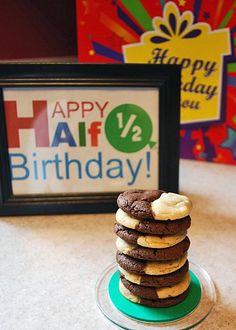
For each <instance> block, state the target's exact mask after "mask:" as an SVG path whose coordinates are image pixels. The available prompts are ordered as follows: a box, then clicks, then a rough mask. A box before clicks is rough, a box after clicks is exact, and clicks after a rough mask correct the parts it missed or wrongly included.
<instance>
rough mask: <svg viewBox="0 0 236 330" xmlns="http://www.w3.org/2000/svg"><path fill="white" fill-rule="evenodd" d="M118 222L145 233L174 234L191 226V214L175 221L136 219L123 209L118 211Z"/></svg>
mask: <svg viewBox="0 0 236 330" xmlns="http://www.w3.org/2000/svg"><path fill="white" fill-rule="evenodd" d="M116 222H117V223H119V224H120V225H122V226H124V227H127V228H129V229H134V230H136V231H140V232H141V233H145V234H152V235H156V234H157V235H174V234H177V233H179V232H183V231H186V230H187V229H188V228H189V227H190V226H191V218H190V216H186V217H184V218H182V219H178V220H175V221H172V220H166V221H162V220H153V219H142V220H140V219H135V218H133V217H131V216H130V215H129V214H128V213H126V212H124V211H123V210H121V209H118V210H117V212H116Z"/></svg>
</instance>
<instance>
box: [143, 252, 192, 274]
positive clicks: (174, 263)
mask: <svg viewBox="0 0 236 330" xmlns="http://www.w3.org/2000/svg"><path fill="white" fill-rule="evenodd" d="M186 260H187V253H186V254H184V255H183V256H182V257H181V258H179V259H177V260H171V261H159V262H158V261H148V262H147V264H146V266H145V268H144V272H145V274H147V275H162V274H168V273H173V272H175V271H176V270H177V269H179V268H181V267H182V266H183V265H184V264H185V262H186Z"/></svg>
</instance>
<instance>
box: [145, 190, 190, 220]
mask: <svg viewBox="0 0 236 330" xmlns="http://www.w3.org/2000/svg"><path fill="white" fill-rule="evenodd" d="M191 209H192V203H191V201H190V200H189V198H188V197H187V196H184V195H179V194H175V193H163V194H162V195H161V196H160V198H158V199H156V200H154V201H153V202H152V203H151V210H152V214H153V218H154V219H155V220H176V219H180V218H184V217H186V216H187V215H189V213H190V211H191Z"/></svg>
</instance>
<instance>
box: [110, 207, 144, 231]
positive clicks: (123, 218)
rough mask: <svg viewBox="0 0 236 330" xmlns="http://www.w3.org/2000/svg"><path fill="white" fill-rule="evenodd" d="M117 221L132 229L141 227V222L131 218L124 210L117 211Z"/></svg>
mask: <svg viewBox="0 0 236 330" xmlns="http://www.w3.org/2000/svg"><path fill="white" fill-rule="evenodd" d="M116 221H117V222H118V223H119V224H121V225H123V226H125V227H128V228H130V229H135V228H136V227H137V226H138V225H139V220H137V219H134V218H131V217H130V216H129V215H128V214H127V213H125V212H124V211H123V210H121V209H118V210H117V211H116Z"/></svg>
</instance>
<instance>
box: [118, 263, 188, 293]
mask: <svg viewBox="0 0 236 330" xmlns="http://www.w3.org/2000/svg"><path fill="white" fill-rule="evenodd" d="M118 267H119V271H120V273H121V274H122V275H123V276H124V277H125V278H126V279H127V280H128V281H130V282H132V283H135V284H138V285H142V286H151V287H157V288H162V287H163V286H169V285H174V284H176V283H179V282H180V281H181V280H182V279H183V277H184V276H185V274H186V273H187V272H188V270H189V263H188V260H186V262H185V264H184V265H183V266H182V267H180V268H179V269H177V270H176V271H175V272H172V273H169V274H163V275H138V274H134V273H130V272H128V271H127V270H125V269H123V268H122V267H120V266H118Z"/></svg>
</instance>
